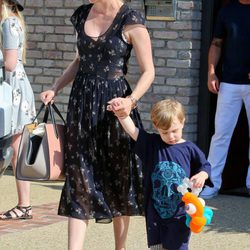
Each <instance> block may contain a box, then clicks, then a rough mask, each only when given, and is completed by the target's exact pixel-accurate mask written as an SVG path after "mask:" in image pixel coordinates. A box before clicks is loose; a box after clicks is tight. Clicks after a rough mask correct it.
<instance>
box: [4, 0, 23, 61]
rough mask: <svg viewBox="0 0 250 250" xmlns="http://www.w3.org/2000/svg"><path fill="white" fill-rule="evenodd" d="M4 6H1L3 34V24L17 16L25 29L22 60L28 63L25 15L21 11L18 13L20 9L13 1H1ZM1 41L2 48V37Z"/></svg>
mask: <svg viewBox="0 0 250 250" xmlns="http://www.w3.org/2000/svg"><path fill="white" fill-rule="evenodd" d="M1 2H2V4H1V7H0V9H1V17H2V18H1V27H0V29H1V33H2V24H3V22H4V21H5V20H6V19H7V18H8V17H10V16H13V15H14V16H16V17H17V18H18V20H19V22H20V24H21V27H22V29H23V33H24V41H23V55H22V58H23V63H26V48H27V41H26V37H27V34H26V25H25V21H24V18H23V15H22V14H21V12H20V11H18V8H17V6H16V5H15V4H14V3H12V2H11V1H9V0H2V1H1ZM0 39H1V41H0V42H1V47H2V36H1V37H0Z"/></svg>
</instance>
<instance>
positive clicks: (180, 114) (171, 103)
mask: <svg viewBox="0 0 250 250" xmlns="http://www.w3.org/2000/svg"><path fill="white" fill-rule="evenodd" d="M150 115H151V120H152V122H153V124H154V126H155V127H156V128H159V129H163V130H168V129H169V128H170V127H171V125H172V123H173V120H174V119H175V118H178V120H179V121H180V122H181V123H183V122H184V121H185V111H184V108H183V106H182V104H181V103H180V102H178V101H176V100H174V99H165V100H162V101H159V102H157V103H156V104H154V106H153V107H152V109H151V112H150Z"/></svg>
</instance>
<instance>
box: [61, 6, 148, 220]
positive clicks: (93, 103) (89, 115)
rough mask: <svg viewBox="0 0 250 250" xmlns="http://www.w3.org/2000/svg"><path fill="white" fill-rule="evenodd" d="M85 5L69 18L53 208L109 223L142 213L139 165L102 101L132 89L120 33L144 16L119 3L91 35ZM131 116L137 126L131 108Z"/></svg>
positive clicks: (126, 48) (137, 119) (128, 49)
mask: <svg viewBox="0 0 250 250" xmlns="http://www.w3.org/2000/svg"><path fill="white" fill-rule="evenodd" d="M91 7H92V4H89V5H82V6H81V7H79V8H78V9H77V10H76V11H75V13H74V14H73V16H72V18H71V21H72V23H73V25H74V27H75V29H76V32H77V48H78V52H79V56H80V65H79V70H78V73H77V75H76V78H75V81H74V83H73V86H72V90H71V94H70V99H69V104H68V112H67V132H66V141H67V144H66V145H65V146H66V149H65V151H66V152H65V169H66V170H65V171H66V181H65V184H64V187H63V190H62V195H61V200H60V205H59V212H58V213H59V215H62V216H68V217H73V218H78V219H84V220H88V219H95V220H96V222H101V223H109V222H111V221H112V218H113V217H117V216H122V215H127V216H132V215H142V214H143V190H142V179H143V176H142V169H141V164H140V163H139V160H138V158H137V157H136V155H135V154H134V153H133V150H132V147H133V145H132V144H133V142H132V141H131V139H130V138H129V136H128V135H127V134H126V133H125V132H124V130H123V129H122V127H121V125H120V124H119V121H118V119H117V118H116V117H115V116H114V114H113V113H112V112H109V111H107V102H108V101H109V100H111V99H112V98H114V97H125V96H128V95H129V94H131V92H132V91H131V88H130V86H129V84H128V82H127V81H126V79H125V74H126V73H127V62H128V59H129V57H130V53H131V49H132V46H131V45H130V44H128V43H127V42H126V41H125V40H124V38H123V35H122V32H123V29H124V27H125V25H128V24H129V25H133V24H142V25H143V24H144V19H143V17H142V15H141V14H140V13H139V12H137V11H134V10H132V9H130V8H129V7H128V6H127V5H126V4H124V5H123V6H122V7H121V8H120V10H119V12H118V13H117V15H116V17H115V19H114V21H113V23H112V25H111V26H110V27H109V29H108V30H107V31H106V32H105V34H103V35H101V36H100V37H98V39H97V40H96V39H95V40H94V39H93V38H91V37H89V36H87V34H85V32H84V23H85V20H86V18H87V16H88V13H89V11H90V9H91ZM131 117H132V119H133V120H134V122H135V123H136V125H137V126H138V127H141V120H140V117H139V114H138V111H137V109H134V110H133V111H132V112H131Z"/></svg>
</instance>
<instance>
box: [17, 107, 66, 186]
mask: <svg viewBox="0 0 250 250" xmlns="http://www.w3.org/2000/svg"><path fill="white" fill-rule="evenodd" d="M44 108H45V113H44V118H43V122H42V123H40V124H37V123H35V120H36V118H37V117H38V115H39V114H40V112H41V111H42V110H43V109H44ZM54 111H55V112H56V113H57V114H58V116H59V117H60V118H61V119H62V121H63V123H64V125H61V124H56V121H55V117H54ZM49 114H50V117H51V121H52V123H47V120H48V115H49ZM36 118H35V119H34V121H33V123H31V124H28V125H26V126H25V127H24V129H23V133H22V138H21V142H20V145H19V150H18V158H17V166H16V178H17V179H18V180H24V181H45V180H50V181H52V180H63V179H64V174H63V168H64V150H63V147H64V128H65V121H64V119H63V117H62V115H61V113H60V112H59V110H58V109H57V107H56V106H55V104H48V105H47V106H45V105H44V104H42V106H41V108H40V110H39V111H38V113H37V116H36Z"/></svg>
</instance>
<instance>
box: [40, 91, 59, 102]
mask: <svg viewBox="0 0 250 250" xmlns="http://www.w3.org/2000/svg"><path fill="white" fill-rule="evenodd" d="M55 96H56V93H55V90H52V89H50V90H46V91H44V92H42V93H41V94H40V98H41V100H42V102H43V103H44V104H45V105H47V104H48V103H49V102H51V103H53V102H54V100H53V99H54V97H55Z"/></svg>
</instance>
